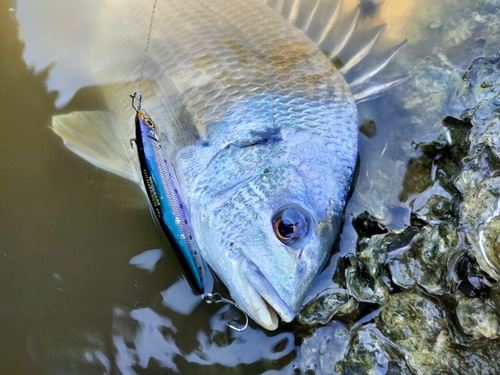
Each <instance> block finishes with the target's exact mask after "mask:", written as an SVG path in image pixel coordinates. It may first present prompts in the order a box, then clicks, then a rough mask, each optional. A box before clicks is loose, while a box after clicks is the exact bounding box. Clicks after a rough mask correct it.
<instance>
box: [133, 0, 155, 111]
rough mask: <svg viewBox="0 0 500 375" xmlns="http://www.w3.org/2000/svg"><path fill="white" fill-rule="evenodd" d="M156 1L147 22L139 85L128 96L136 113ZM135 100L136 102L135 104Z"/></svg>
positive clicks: (140, 96)
mask: <svg viewBox="0 0 500 375" xmlns="http://www.w3.org/2000/svg"><path fill="white" fill-rule="evenodd" d="M156 1H157V0H154V2H153V10H152V12H151V20H150V21H149V31H148V39H147V41H146V48H145V49H144V58H143V59H142V65H141V72H140V73H139V84H138V85H137V90H135V92H134V94H133V95H130V97H131V98H132V108H134V109H135V111H136V112H138V111H140V110H141V104H142V94H141V83H142V78H143V76H144V67H145V66H146V59H147V57H148V52H149V43H150V41H151V31H152V30H153V21H154V17H155V11H156ZM136 100H137V104H135V101H136Z"/></svg>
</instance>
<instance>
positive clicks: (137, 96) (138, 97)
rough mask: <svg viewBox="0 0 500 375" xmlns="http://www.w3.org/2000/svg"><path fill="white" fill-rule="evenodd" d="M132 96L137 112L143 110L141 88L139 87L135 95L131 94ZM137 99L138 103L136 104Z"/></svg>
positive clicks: (133, 106)
mask: <svg viewBox="0 0 500 375" xmlns="http://www.w3.org/2000/svg"><path fill="white" fill-rule="evenodd" d="M129 96H130V97H131V98H132V108H134V109H135V111H136V112H139V111H140V110H141V104H142V94H141V90H139V89H137V90H135V92H134V94H133V95H129ZM136 101H137V104H136Z"/></svg>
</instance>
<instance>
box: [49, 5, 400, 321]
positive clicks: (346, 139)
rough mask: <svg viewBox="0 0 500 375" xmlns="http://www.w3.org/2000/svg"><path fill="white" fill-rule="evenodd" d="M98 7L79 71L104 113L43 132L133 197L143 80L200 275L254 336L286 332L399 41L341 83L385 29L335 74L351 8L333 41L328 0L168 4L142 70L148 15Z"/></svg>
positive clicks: (329, 241)
mask: <svg viewBox="0 0 500 375" xmlns="http://www.w3.org/2000/svg"><path fill="white" fill-rule="evenodd" d="M105 3H106V7H105V9H104V10H102V11H100V12H101V13H99V14H100V19H102V25H101V28H100V30H102V31H101V32H100V33H99V37H98V38H96V39H97V40H96V46H95V48H94V51H93V52H89V54H88V58H89V61H91V64H89V66H86V67H85V69H91V70H92V72H93V73H92V77H93V81H92V83H93V85H98V86H99V87H100V88H101V92H102V97H103V98H104V101H105V103H106V107H107V110H105V111H102V110H99V111H80V112H73V113H69V114H62V115H57V116H54V118H53V121H52V128H53V130H54V131H55V132H56V133H57V134H58V135H59V136H60V137H61V138H62V139H63V141H64V144H65V145H66V147H68V148H69V149H70V150H71V151H73V152H75V153H76V154H78V155H79V156H81V157H83V158H85V159H86V160H88V161H89V162H91V163H93V164H94V165H96V166H98V167H100V168H103V169H105V170H108V171H110V172H113V173H115V174H118V175H120V176H122V177H124V178H127V179H129V180H131V181H134V182H136V183H138V184H140V185H142V177H141V176H142V175H141V163H140V162H139V160H138V156H137V153H136V152H135V150H132V149H131V148H130V146H129V140H130V139H131V138H133V137H134V134H133V129H134V124H133V122H134V120H133V118H134V116H133V115H131V107H130V103H129V102H128V95H129V94H130V93H131V92H134V90H135V88H136V85H137V78H138V77H139V76H140V75H141V74H142V72H143V74H144V79H143V80H142V86H141V91H142V94H143V98H144V101H143V105H144V108H147V113H148V118H150V119H151V121H152V122H154V127H155V132H158V134H160V133H161V134H162V135H163V136H164V139H163V140H162V145H163V146H164V151H163V152H164V158H165V160H166V161H165V163H166V164H168V165H171V167H172V170H173V172H174V173H175V177H176V181H177V182H176V184H178V187H179V191H180V195H179V196H180V198H181V199H182V201H183V202H184V204H185V206H186V214H187V215H189V219H190V225H192V234H193V235H194V237H195V241H196V246H197V247H198V248H199V253H200V255H201V259H202V262H206V264H208V266H209V267H210V269H211V270H213V272H214V273H215V274H216V276H217V277H218V278H219V279H220V280H221V281H222V282H223V283H224V284H225V285H226V287H227V288H228V290H229V293H230V295H231V297H232V298H233V299H234V301H235V303H236V304H237V306H238V307H239V308H240V309H241V310H242V311H243V312H245V313H246V314H247V315H248V316H249V317H250V318H251V319H252V320H253V321H255V322H256V323H257V324H259V325H260V326H262V327H263V328H265V329H267V330H275V329H276V328H277V327H278V325H279V321H280V319H281V320H282V321H283V322H291V321H292V320H293V319H294V318H295V316H296V314H297V312H298V310H299V309H300V308H301V306H302V303H303V301H304V298H305V296H306V294H307V292H308V290H309V288H310V287H311V285H312V283H313V281H314V279H315V277H316V275H317V274H318V272H319V271H320V270H321V269H322V267H323V266H324V264H325V262H326V261H327V259H328V258H329V256H330V254H331V251H332V247H333V244H334V241H335V239H336V237H337V235H338V232H339V228H340V225H341V222H342V214H343V210H344V207H345V204H346V201H347V198H348V194H349V190H350V188H351V183H352V179H353V174H354V171H355V168H356V162H357V136H358V123H357V105H356V103H357V102H361V101H364V100H367V99H369V98H373V97H376V96H378V95H380V94H381V93H383V92H384V91H385V90H387V89H389V88H391V87H393V86H394V85H397V84H399V83H400V82H402V81H403V80H404V79H405V77H401V78H397V79H392V80H391V81H389V82H386V83H381V84H377V85H373V84H371V85H370V79H371V78H372V77H373V76H375V74H376V73H378V72H379V71H380V70H382V69H383V68H384V67H385V66H386V65H387V64H388V63H389V62H390V61H391V60H392V59H393V58H394V56H395V55H396V54H397V53H398V52H399V50H400V49H401V48H402V47H403V46H404V42H403V43H401V44H400V45H398V46H396V47H395V48H393V49H392V50H391V51H389V52H388V53H387V55H386V56H384V58H383V59H381V60H377V61H376V63H375V65H373V66H369V68H368V69H365V70H364V71H361V72H358V73H357V74H356V75H354V76H353V77H351V78H350V81H351V82H350V84H348V82H347V81H346V78H345V77H349V74H350V72H352V71H353V68H354V67H355V66H357V65H358V63H359V62H360V61H361V60H363V59H364V58H365V56H367V55H368V52H369V51H370V50H371V48H372V47H373V45H374V44H375V43H376V41H377V40H378V38H379V37H380V35H381V34H382V32H383V27H380V28H378V29H377V30H375V31H374V32H373V37H372V38H371V39H369V40H368V41H367V42H366V43H365V44H364V45H361V47H360V48H359V50H358V51H357V52H356V53H354V54H352V56H350V58H349V59H343V66H342V67H341V68H340V69H337V67H336V66H335V65H334V64H333V63H332V61H334V60H335V59H337V60H338V56H339V55H340V54H341V53H342V51H343V50H344V49H345V46H346V45H347V44H348V41H349V40H350V38H351V37H352V35H353V33H354V31H355V29H356V25H357V24H358V21H359V14H360V13H359V9H358V10H357V11H355V12H354V13H353V15H352V17H351V21H350V22H348V23H347V24H348V26H347V27H345V28H344V30H343V33H340V32H339V29H338V27H337V25H338V22H337V20H338V18H339V14H340V8H341V2H336V1H326V0H321V1H311V2H303V1H302V2H301V1H288V2H287V1H278V0H269V1H268V2H264V1H260V0H254V1H249V0H233V1H230V2H229V1H226V0H168V1H161V2H158V4H156V8H155V10H154V23H153V27H152V29H151V35H150V40H149V53H148V56H147V64H146V65H145V66H144V69H142V68H141V66H142V65H141V62H142V58H143V53H142V51H143V50H144V45H145V42H146V37H147V33H148V27H149V20H150V18H151V6H152V3H151V4H150V3H147V4H148V5H149V6H146V5H145V4H146V2H141V3H140V4H138V3H137V1H131V0H123V1H122V0H120V1H118V0H107V1H106V2H105ZM340 34H341V35H340ZM87 76H88V73H87ZM143 164H144V160H143ZM142 169H144V168H142ZM142 186H143V189H144V190H147V189H146V188H144V185H142ZM156 188H161V187H160V186H159V185H158V186H157V187H156ZM169 239H170V240H171V241H172V240H173V239H172V238H169ZM173 241H175V239H174V240H173ZM187 268H188V271H189V267H187ZM193 275H194V276H193V277H196V272H194V273H193ZM193 277H191V279H193ZM202 288H203V290H209V289H210V288H211V286H209V285H206V284H205V285H202V286H201V287H199V288H198V289H199V290H201V289H202Z"/></svg>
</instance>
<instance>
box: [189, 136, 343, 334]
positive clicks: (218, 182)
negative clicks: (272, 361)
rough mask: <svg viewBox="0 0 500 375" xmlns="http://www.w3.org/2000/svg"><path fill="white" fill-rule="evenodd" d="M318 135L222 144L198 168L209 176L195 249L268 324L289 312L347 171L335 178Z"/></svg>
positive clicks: (330, 229) (323, 240) (336, 217)
mask: <svg viewBox="0 0 500 375" xmlns="http://www.w3.org/2000/svg"><path fill="white" fill-rule="evenodd" d="M311 141H312V143H311ZM325 142H326V141H325V139H323V138H322V137H313V136H311V135H310V134H305V135H304V134H295V135H294V137H290V138H288V139H286V140H285V139H283V140H281V141H280V142H276V144H274V145H256V146H254V147H228V148H227V149H226V150H225V151H224V152H223V153H226V155H219V157H220V160H219V162H216V163H212V165H214V166H215V165H216V166H217V167H216V169H217V170H211V167H210V166H209V168H207V170H206V171H205V173H204V174H206V175H207V176H211V177H210V179H211V181H209V179H208V177H207V178H206V179H204V181H202V182H201V183H200V185H199V186H200V187H202V189H203V192H199V194H198V196H199V197H204V199H199V200H198V202H197V204H196V205H195V211H193V212H195V214H194V215H193V216H194V218H193V220H194V223H195V227H196V230H195V232H196V235H197V240H198V242H199V243H200V251H201V252H202V255H203V257H204V259H205V260H207V262H208V263H209V265H210V266H211V267H212V268H213V269H214V271H215V272H216V273H217V275H218V276H219V277H220V278H221V279H222V281H223V282H224V283H225V285H226V286H227V288H228V289H229V291H230V293H231V296H232V298H233V299H234V300H235V301H236V303H237V304H238V306H239V307H240V308H241V309H242V310H243V311H244V312H245V313H247V314H248V315H249V317H250V318H252V319H253V320H254V321H255V322H257V323H258V324H260V325H261V326H262V327H264V328H266V329H268V330H274V329H276V328H277V326H278V316H279V317H281V319H282V320H283V321H284V322H290V321H292V320H293V319H294V317H295V316H296V314H297V312H298V310H299V309H300V307H301V305H302V302H303V300H304V297H305V296H306V294H307V292H308V290H309V288H310V286H311V284H312V282H313V280H314V278H315V276H316V275H317V273H318V272H319V271H320V270H321V268H322V267H323V265H324V263H325V261H326V259H327V258H328V256H329V254H330V252H331V249H332V246H333V242H334V240H335V237H336V235H337V232H338V229H339V226H340V222H341V218H342V212H343V208H344V205H345V198H346V188H345V186H346V184H347V186H348V185H349V184H350V178H348V180H347V181H340V183H339V178H338V175H336V173H335V171H332V165H335V164H332V160H331V155H329V156H325V155H322V153H323V152H324V151H326V150H325ZM315 146H317V147H315ZM224 160H231V171H230V172H229V171H228V170H226V169H225V168H224V166H223V164H224V163H225V162H224ZM251 165H252V167H250V166H251ZM221 168H222V169H221ZM222 170H224V172H222ZM351 172H352V171H351ZM349 173H350V172H349ZM228 176H231V177H230V178H229V177H228Z"/></svg>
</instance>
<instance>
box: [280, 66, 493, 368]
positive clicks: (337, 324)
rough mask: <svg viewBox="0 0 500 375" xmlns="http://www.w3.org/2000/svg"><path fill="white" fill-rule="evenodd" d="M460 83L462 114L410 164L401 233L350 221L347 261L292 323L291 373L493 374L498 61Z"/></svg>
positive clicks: (374, 222)
mask: <svg viewBox="0 0 500 375" xmlns="http://www.w3.org/2000/svg"><path fill="white" fill-rule="evenodd" d="M463 81H464V82H465V84H466V85H467V88H466V90H465V91H464V92H463V94H462V95H461V97H460V100H461V101H462V104H463V105H464V108H468V109H467V110H465V111H463V112H462V113H461V115H459V116H457V117H458V118H455V117H451V116H447V117H444V118H443V120H442V122H441V133H440V134H439V135H438V136H437V137H435V138H434V139H433V140H432V141H427V142H421V143H418V144H416V145H415V147H416V153H415V155H416V157H414V158H413V159H411V160H410V161H409V162H408V165H407V168H406V172H405V176H404V179H403V184H402V190H401V192H400V194H399V199H400V200H402V201H406V202H408V205H409V207H410V209H411V212H410V214H409V218H408V225H406V226H405V227H404V228H403V229H399V230H393V229H391V228H390V227H388V226H387V225H386V224H385V223H384V222H382V220H379V219H376V218H375V217H374V216H372V215H371V214H370V213H369V212H363V213H362V214H360V215H358V216H357V217H355V218H353V219H352V226H353V227H354V229H355V230H356V232H357V242H356V246H355V254H354V253H353V254H346V255H344V256H341V257H339V258H338V259H337V261H336V264H335V267H334V268H335V274H334V275H333V277H332V280H331V282H330V285H329V287H327V288H324V289H323V290H322V291H321V293H318V294H317V295H316V297H315V298H313V299H312V300H311V301H310V302H309V303H308V304H307V305H306V306H304V307H303V309H302V310H301V312H300V314H299V316H298V321H299V322H300V327H299V328H298V331H300V332H301V333H302V342H301V345H300V347H299V349H298V357H297V359H296V361H295V362H294V363H293V364H291V365H290V366H291V367H293V368H294V370H295V372H296V373H304V374H415V373H419V374H420V373H422V374H437V373H439V374H478V373H481V374H497V373H500V363H499V362H498V361H497V360H496V359H495V358H499V356H500V338H499V336H500V286H499V285H498V281H499V280H500V59H496V60H488V59H485V58H479V59H477V60H475V61H474V62H473V63H472V65H471V66H470V67H469V69H468V70H467V72H466V74H465V75H464V76H463ZM348 219H349V218H346V220H348Z"/></svg>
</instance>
